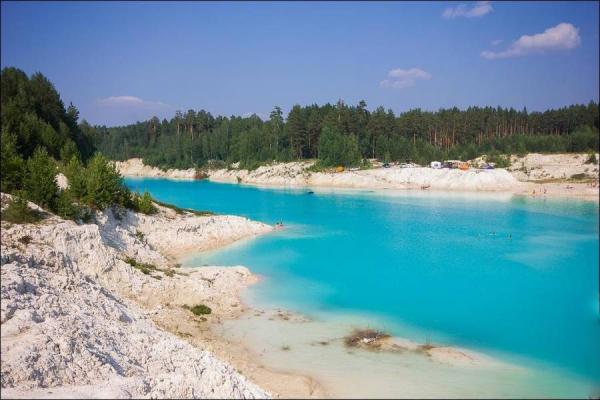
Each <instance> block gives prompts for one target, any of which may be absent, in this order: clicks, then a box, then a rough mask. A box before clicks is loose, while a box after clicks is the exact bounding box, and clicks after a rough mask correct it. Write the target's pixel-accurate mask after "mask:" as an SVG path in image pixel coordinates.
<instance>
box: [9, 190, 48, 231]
mask: <svg viewBox="0 0 600 400" xmlns="http://www.w3.org/2000/svg"><path fill="white" fill-rule="evenodd" d="M1 216H2V221H7V222H12V223H14V224H31V223H35V222H38V221H40V220H41V219H42V218H43V215H42V213H40V212H39V211H36V210H32V209H31V208H29V207H28V206H27V201H26V200H25V199H24V198H22V197H16V196H15V197H13V199H12V201H11V202H10V204H9V205H8V207H6V208H5V209H4V211H2V215H1Z"/></svg>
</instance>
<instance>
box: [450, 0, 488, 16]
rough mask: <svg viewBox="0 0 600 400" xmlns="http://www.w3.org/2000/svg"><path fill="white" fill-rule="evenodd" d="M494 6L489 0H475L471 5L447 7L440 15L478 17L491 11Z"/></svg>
mask: <svg viewBox="0 0 600 400" xmlns="http://www.w3.org/2000/svg"><path fill="white" fill-rule="evenodd" d="M493 9H494V8H493V7H492V4H491V2H490V1H476V2H475V4H474V5H473V6H472V7H469V5H468V4H463V3H461V4H459V5H457V6H456V7H448V8H446V9H445V10H444V12H443V13H442V17H444V18H447V19H452V18H456V17H465V18H478V17H483V16H484V15H485V14H488V13H490V12H492V10H493Z"/></svg>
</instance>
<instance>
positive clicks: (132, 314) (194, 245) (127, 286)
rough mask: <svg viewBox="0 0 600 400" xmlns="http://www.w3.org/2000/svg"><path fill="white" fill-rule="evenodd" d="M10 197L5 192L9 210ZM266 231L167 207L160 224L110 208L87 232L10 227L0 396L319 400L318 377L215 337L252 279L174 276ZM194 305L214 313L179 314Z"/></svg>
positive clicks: (5, 234)
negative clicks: (184, 257) (269, 364)
mask: <svg viewBox="0 0 600 400" xmlns="http://www.w3.org/2000/svg"><path fill="white" fill-rule="evenodd" d="M9 199H10V196H8V195H5V194H2V205H3V207H5V206H6V205H7V203H8V201H9ZM30 206H31V207H34V208H36V207H37V206H35V205H34V204H32V203H30ZM271 229H272V227H270V226H268V225H265V224H261V223H258V222H254V221H249V220H247V219H245V218H240V217H232V216H211V217H198V216H193V215H191V214H183V215H180V214H176V213H175V212H174V211H173V210H171V209H167V208H162V207H160V212H159V214H158V215H155V216H146V215H141V214H137V213H133V212H130V211H125V210H118V211H112V210H110V211H107V212H106V213H97V214H96V216H95V221H94V223H90V224H81V225H78V224H76V223H74V222H72V221H65V220H62V219H61V218H59V217H57V216H54V215H51V214H49V215H48V216H47V218H45V219H44V220H43V221H42V222H40V223H37V224H11V223H7V222H4V221H3V222H2V243H1V247H2V259H1V261H2V269H1V273H2V287H1V293H2V308H1V323H2V332H1V335H2V366H1V372H2V382H1V383H2V386H1V391H2V397H24V398H28V397H91V398H93V397H119V398H128V397H153V398H156V397H163V398H164V397H166V398H169V397H170V398H173V397H187V398H190V397H200V398H266V397H271V396H277V395H280V394H281V395H284V396H285V397H289V396H295V397H307V396H308V395H310V394H311V393H313V394H316V395H322V394H323V393H322V392H319V390H318V389H317V386H318V385H316V383H315V382H314V381H312V380H311V379H309V378H306V377H303V376H300V375H293V374H287V373H283V372H277V371H271V370H269V369H267V368H265V367H264V366H261V365H258V364H256V363H253V361H252V360H253V357H252V356H251V354H250V353H249V352H247V351H245V350H244V348H243V345H242V344H237V343H230V342H227V341H225V340H219V337H218V336H216V335H214V334H213V333H212V332H213V331H212V329H211V326H214V324H219V323H220V322H221V321H222V320H223V319H228V318H235V317H236V316H239V315H240V314H241V313H243V312H244V310H245V306H244V305H243V304H242V303H241V302H240V299H239V295H240V292H241V291H242V290H243V289H244V288H245V287H247V286H248V285H250V284H252V283H253V282H255V281H256V279H255V277H254V276H252V274H250V272H249V271H248V269H247V268H245V267H241V266H240V267H226V268H220V267H205V268H199V269H195V270H190V269H185V268H177V267H174V266H173V265H174V264H173V261H172V259H171V257H172V256H174V255H176V254H182V252H183V251H198V250H203V249H207V248H213V247H216V246H221V245H224V244H227V243H231V242H232V241H234V240H238V239H242V238H247V237H251V236H254V235H259V234H264V233H267V232H269V231H271ZM160 249H162V250H163V252H161V251H160ZM167 250H168V251H167ZM128 258H129V259H135V261H136V262H137V263H147V264H149V265H151V267H150V271H149V272H148V271H147V272H146V273H144V272H143V271H141V270H140V269H139V268H134V267H133V266H132V265H131V264H130V262H127V261H125V260H127V259H128ZM195 304H206V305H209V306H210V308H211V309H212V313H211V314H210V315H205V316H196V315H194V314H192V313H191V312H190V311H189V310H187V309H185V308H184V307H183V306H186V305H187V306H192V305H195ZM222 360H225V361H222ZM227 361H230V362H227Z"/></svg>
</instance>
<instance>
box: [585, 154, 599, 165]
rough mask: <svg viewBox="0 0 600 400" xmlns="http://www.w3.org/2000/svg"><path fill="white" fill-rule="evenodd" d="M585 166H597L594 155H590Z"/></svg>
mask: <svg viewBox="0 0 600 400" xmlns="http://www.w3.org/2000/svg"><path fill="white" fill-rule="evenodd" d="M585 163H586V164H598V158H596V153H590V155H589V157H588V159H587V160H586V161H585Z"/></svg>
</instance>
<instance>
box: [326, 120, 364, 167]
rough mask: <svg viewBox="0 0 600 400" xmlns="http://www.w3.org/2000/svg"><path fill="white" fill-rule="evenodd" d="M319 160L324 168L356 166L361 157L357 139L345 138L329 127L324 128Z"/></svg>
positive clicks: (352, 137)
mask: <svg viewBox="0 0 600 400" xmlns="http://www.w3.org/2000/svg"><path fill="white" fill-rule="evenodd" d="M319 160H320V161H321V163H322V165H323V166H338V165H341V166H344V167H349V166H356V165H358V164H359V163H360V160H361V157H360V152H359V150H358V142H357V140H356V137H354V136H352V135H350V136H344V135H342V134H340V133H339V132H336V131H334V130H332V129H330V128H329V127H325V128H323V132H322V133H321V138H320V139H319Z"/></svg>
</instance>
